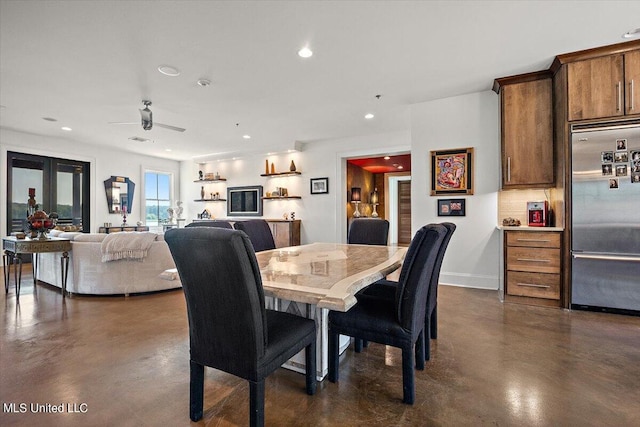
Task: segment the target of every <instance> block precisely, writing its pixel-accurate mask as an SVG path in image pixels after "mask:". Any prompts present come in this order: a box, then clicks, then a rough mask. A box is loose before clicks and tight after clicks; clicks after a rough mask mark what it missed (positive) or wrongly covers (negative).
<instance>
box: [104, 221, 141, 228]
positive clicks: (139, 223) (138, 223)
mask: <svg viewBox="0 0 640 427" xmlns="http://www.w3.org/2000/svg"><path fill="white" fill-rule="evenodd" d="M136 225H137V226H138V227H141V226H142V221H138V222H136ZM109 226H111V223H109Z"/></svg>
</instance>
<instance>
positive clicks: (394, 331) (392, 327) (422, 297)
mask: <svg viewBox="0 0 640 427" xmlns="http://www.w3.org/2000/svg"><path fill="white" fill-rule="evenodd" d="M446 233H447V230H446V228H445V227H444V226H442V225H440V224H429V225H425V226H424V227H422V228H421V229H420V230H418V232H417V233H416V235H415V236H414V238H413V239H412V240H411V244H410V245H409V249H408V251H407V255H406V256H405V261H404V264H405V265H406V267H404V269H405V270H406V271H405V275H404V276H403V280H402V281H400V283H399V285H398V286H397V287H396V293H395V300H394V301H393V303H390V302H389V301H386V300H378V299H373V298H372V299H366V300H362V301H358V303H357V304H356V305H355V306H353V307H352V308H351V309H350V310H349V311H347V312H344V313H343V312H337V311H331V312H329V381H331V382H336V381H337V380H338V378H339V355H338V350H339V345H338V344H339V343H338V340H339V337H340V335H341V334H342V335H348V336H351V337H358V338H361V339H364V340H367V341H373V342H377V343H380V344H385V345H390V346H393V347H398V348H400V349H402V384H403V402H404V403H408V404H413V402H414V400H415V382H414V365H415V367H416V368H417V369H420V370H422V369H424V316H425V310H426V302H427V293H428V291H429V281H430V279H431V274H432V271H433V268H434V266H435V263H436V258H437V256H438V250H439V249H440V245H441V244H442V241H443V240H444V238H445V236H446ZM414 352H415V359H414Z"/></svg>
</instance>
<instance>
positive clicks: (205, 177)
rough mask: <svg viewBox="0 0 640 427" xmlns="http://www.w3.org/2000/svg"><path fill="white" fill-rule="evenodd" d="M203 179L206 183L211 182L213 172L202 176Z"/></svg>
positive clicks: (213, 177) (213, 176)
mask: <svg viewBox="0 0 640 427" xmlns="http://www.w3.org/2000/svg"><path fill="white" fill-rule="evenodd" d="M204 179H205V180H206V181H213V180H214V179H215V175H214V174H213V172H207V173H205V174H204Z"/></svg>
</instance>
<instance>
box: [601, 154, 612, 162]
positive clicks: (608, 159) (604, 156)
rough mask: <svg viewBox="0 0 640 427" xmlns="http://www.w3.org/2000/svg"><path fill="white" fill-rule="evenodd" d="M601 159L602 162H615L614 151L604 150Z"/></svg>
mask: <svg viewBox="0 0 640 427" xmlns="http://www.w3.org/2000/svg"><path fill="white" fill-rule="evenodd" d="M601 159H602V163H613V151H603V152H602V155H601Z"/></svg>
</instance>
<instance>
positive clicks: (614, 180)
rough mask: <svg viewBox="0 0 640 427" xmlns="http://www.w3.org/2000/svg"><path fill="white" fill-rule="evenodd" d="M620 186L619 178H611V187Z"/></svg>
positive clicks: (612, 188)
mask: <svg viewBox="0 0 640 427" xmlns="http://www.w3.org/2000/svg"><path fill="white" fill-rule="evenodd" d="M617 188H618V178H609V189H610V190H615V189H617Z"/></svg>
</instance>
